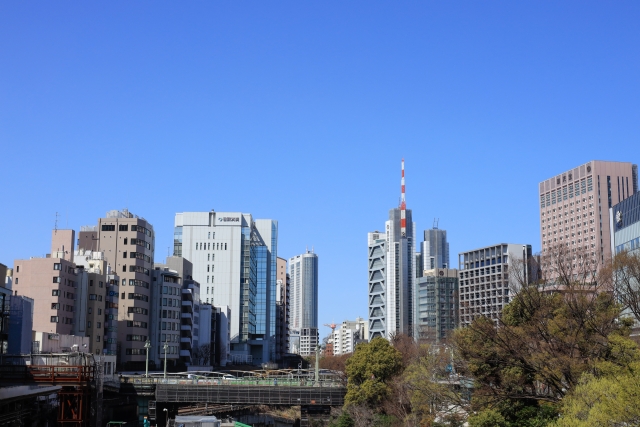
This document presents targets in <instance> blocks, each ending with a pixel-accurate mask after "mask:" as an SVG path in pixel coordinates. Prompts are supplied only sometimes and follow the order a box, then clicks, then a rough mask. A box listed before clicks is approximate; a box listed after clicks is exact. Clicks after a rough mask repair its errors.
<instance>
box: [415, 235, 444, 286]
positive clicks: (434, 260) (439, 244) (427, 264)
mask: <svg viewBox="0 0 640 427" xmlns="http://www.w3.org/2000/svg"><path fill="white" fill-rule="evenodd" d="M418 258H419V262H420V263H419V264H417V263H416V264H417V265H416V271H417V273H418V277H420V276H422V272H423V271H424V270H433V269H435V268H445V269H446V268H449V266H450V265H451V264H450V263H449V242H448V241H447V231H446V230H440V229H438V228H432V229H430V230H424V241H423V242H421V243H420V256H419V257H418Z"/></svg>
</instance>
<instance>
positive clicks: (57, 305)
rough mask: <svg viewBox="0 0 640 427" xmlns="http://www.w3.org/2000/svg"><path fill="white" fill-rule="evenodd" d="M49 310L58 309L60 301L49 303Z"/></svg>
mask: <svg viewBox="0 0 640 427" xmlns="http://www.w3.org/2000/svg"><path fill="white" fill-rule="evenodd" d="M51 310H60V303H58V302H54V303H52V304H51Z"/></svg>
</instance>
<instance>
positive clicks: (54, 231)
mask: <svg viewBox="0 0 640 427" xmlns="http://www.w3.org/2000/svg"><path fill="white" fill-rule="evenodd" d="M53 233H54V234H58V212H56V222H55V224H54V225H53Z"/></svg>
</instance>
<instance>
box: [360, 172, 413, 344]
mask: <svg viewBox="0 0 640 427" xmlns="http://www.w3.org/2000/svg"><path fill="white" fill-rule="evenodd" d="M400 195H401V197H400V206H399V207H397V208H393V209H391V210H390V211H389V220H388V221H387V222H386V223H385V231H384V232H382V233H381V232H378V231H375V232H372V233H369V234H368V249H369V252H368V260H369V265H368V272H369V277H368V285H369V293H368V298H369V301H368V305H369V339H373V338H376V337H385V338H390V337H391V336H392V335H393V334H405V335H408V336H413V335H414V333H415V331H414V328H415V319H414V311H415V308H414V303H415V302H414V295H413V294H414V281H415V277H416V256H415V246H414V245H415V243H414V242H415V224H414V222H413V219H412V215H411V210H410V209H407V208H406V201H405V181H404V160H403V161H402V177H401V186H400Z"/></svg>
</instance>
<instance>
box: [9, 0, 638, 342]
mask: <svg viewBox="0 0 640 427" xmlns="http://www.w3.org/2000/svg"><path fill="white" fill-rule="evenodd" d="M97 3H99V4H97ZM638 22H640V2H638V1H616V2H587V1H562V2H557V1H546V2H545V1H531V2H526V1H504V2H491V1H485V2H476V1H473V2H471V1H467V2H463V1H455V2H454V1H440V2H431V1H419V2H404V1H394V2H391V1H388V2H372V1H365V2H356V1H349V2H337V1H325V2H300V1H290V2H282V1H277V2H276V1H269V2H266V1H265V2H257V1H256V2H241V1H206V2H205V1H189V2H175V1H171V2H161V1H154V2H151V1H136V2H130V1H127V2H121V1H109V2H77V1H76V2H70V1H67V2H60V1H58V2H28V1H24V2H18V1H5V2H1V3H0V147H1V151H0V152H1V153H2V159H3V162H2V167H1V168H0V182H1V183H2V192H3V197H2V203H1V204H0V205H1V206H2V208H3V209H2V213H1V214H0V215H2V221H0V236H2V237H1V242H2V244H1V246H0V262H2V263H5V264H8V265H12V264H13V260H14V259H16V258H24V257H29V256H33V255H42V254H44V253H46V252H47V251H48V249H49V239H50V230H51V229H52V228H53V226H54V220H55V212H56V211H57V212H59V213H60V215H61V216H60V220H59V227H66V226H67V224H68V227H71V228H74V229H76V230H77V229H78V228H79V227H80V226H81V225H86V224H95V223H96V220H97V218H99V217H100V216H103V215H104V214H105V212H106V211H107V210H110V209H120V208H124V207H128V208H129V209H130V210H131V211H132V212H134V213H136V214H138V215H141V216H144V217H145V218H147V219H148V220H149V221H150V222H151V223H152V224H153V225H154V228H155V231H156V236H157V237H156V258H157V259H158V260H159V261H163V260H164V256H165V255H166V252H167V247H169V246H171V245H172V231H173V218H174V213H175V212H181V211H200V210H209V209H212V208H214V209H216V210H218V211H243V212H250V213H252V214H253V215H254V217H256V218H274V219H277V220H278V221H279V225H280V236H279V238H280V239H279V245H280V246H279V255H280V256H283V257H285V258H288V257H290V256H292V255H295V254H298V253H302V252H303V251H304V250H305V248H306V247H309V248H310V247H312V246H313V247H314V248H315V251H316V252H317V253H318V255H319V258H320V319H319V320H320V323H329V322H330V321H332V320H335V321H336V322H340V321H342V320H345V319H347V318H349V319H352V318H354V317H355V316H357V315H360V316H363V317H366V314H367V309H366V307H367V296H366V294H367V258H366V254H367V249H366V233H367V232H368V231H373V230H375V229H382V228H383V226H384V221H385V220H386V218H387V215H388V210H389V209H390V208H393V207H396V206H397V204H398V199H399V192H400V159H401V158H402V157H404V158H405V159H406V176H407V205H408V207H409V208H411V209H412V210H413V215H414V219H415V221H416V223H417V225H418V228H419V230H422V229H424V228H429V227H431V225H432V222H433V218H434V217H438V218H440V228H444V229H446V230H447V231H448V233H449V239H450V244H451V255H452V261H453V260H456V254H457V253H458V252H460V251H462V250H467V249H472V248H475V247H479V246H484V245H488V244H493V243H497V242H513V243H531V244H532V245H533V247H534V250H539V247H540V241H539V236H538V227H539V223H538V205H537V184H538V182H539V181H541V180H543V179H546V178H548V177H550V176H552V175H554V174H556V173H559V172H562V171H565V170H566V169H569V168H571V167H574V166H576V165H579V164H581V163H584V162H586V161H588V160H592V159H602V160H619V161H632V162H636V163H640V148H639V147H640V145H639V144H638V141H639V136H640V104H639V100H640V82H639V76H640V26H639V25H638ZM454 262H455V261H454ZM326 332H327V329H326V328H325V329H323V335H324V334H325V333H326Z"/></svg>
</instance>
